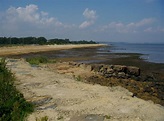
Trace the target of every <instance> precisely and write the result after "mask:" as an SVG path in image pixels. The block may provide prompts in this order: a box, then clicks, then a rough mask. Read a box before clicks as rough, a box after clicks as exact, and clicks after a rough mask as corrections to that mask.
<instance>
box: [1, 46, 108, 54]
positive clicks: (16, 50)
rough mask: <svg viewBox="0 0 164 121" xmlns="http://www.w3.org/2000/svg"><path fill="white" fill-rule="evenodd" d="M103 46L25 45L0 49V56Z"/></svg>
mask: <svg viewBox="0 0 164 121" xmlns="http://www.w3.org/2000/svg"><path fill="white" fill-rule="evenodd" d="M100 46H105V44H78V45H26V46H12V47H0V56H6V55H20V54H27V53H32V52H33V53H34V52H35V53H36V52H46V51H53V50H64V49H73V48H84V47H100Z"/></svg>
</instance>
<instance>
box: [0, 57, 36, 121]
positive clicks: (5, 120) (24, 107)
mask: <svg viewBox="0 0 164 121" xmlns="http://www.w3.org/2000/svg"><path fill="white" fill-rule="evenodd" d="M14 81H15V78H14V76H13V75H12V73H11V72H10V71H9V70H7V68H6V63H5V59H1V60H0V92H1V93H0V121H23V120H24V118H25V117H26V116H27V114H28V113H31V112H32V111H33V110H34V107H33V105H32V104H31V103H29V102H27V101H26V100H25V99H24V97H23V95H22V94H21V93H20V92H19V91H18V90H17V89H16V87H15V86H14Z"/></svg>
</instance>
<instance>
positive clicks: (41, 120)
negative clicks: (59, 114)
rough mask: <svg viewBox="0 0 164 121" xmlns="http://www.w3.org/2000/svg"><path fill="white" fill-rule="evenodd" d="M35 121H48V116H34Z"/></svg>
mask: <svg viewBox="0 0 164 121" xmlns="http://www.w3.org/2000/svg"><path fill="white" fill-rule="evenodd" d="M36 121H48V116H44V117H41V118H36Z"/></svg>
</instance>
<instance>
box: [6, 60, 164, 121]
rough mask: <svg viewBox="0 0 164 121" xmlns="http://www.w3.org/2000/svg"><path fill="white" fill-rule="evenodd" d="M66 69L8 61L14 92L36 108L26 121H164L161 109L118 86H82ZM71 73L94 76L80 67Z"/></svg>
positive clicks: (162, 109)
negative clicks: (46, 119) (45, 120)
mask: <svg viewBox="0 0 164 121" xmlns="http://www.w3.org/2000/svg"><path fill="white" fill-rule="evenodd" d="M64 64H65V65H64ZM67 65H68V64H67V63H56V64H54V65H53V66H54V67H56V68H53V69H52V68H49V67H48V66H47V65H42V66H31V65H30V64H29V63H27V62H26V61H25V60H24V59H7V67H8V68H9V69H11V72H12V73H14V75H15V77H16V78H17V81H16V82H15V85H16V87H17V89H18V90H20V91H21V92H22V93H23V95H24V97H25V98H26V99H27V100H28V101H31V102H33V103H35V105H37V107H36V109H35V112H34V113H32V114H31V115H29V116H28V118H27V120H28V121H36V118H38V119H41V118H42V117H45V116H47V117H48V120H49V121H96V120H97V121H98V120H99V121H164V107H163V106H161V105H158V104H154V103H153V102H151V101H144V100H142V99H139V98H137V97H132V93H131V92H129V91H128V90H126V89H125V88H122V87H120V86H117V87H105V86H100V85H96V84H95V85H91V84H86V83H83V82H81V81H80V79H77V78H76V77H75V76H72V75H71V74H68V73H67V74H66V72H64V68H69V67H67ZM49 66H51V65H49ZM69 71H70V70H69ZM74 71H76V72H78V74H81V73H80V72H82V73H83V72H87V73H88V74H94V72H90V71H89V70H87V69H86V68H83V67H79V69H77V68H76V70H71V71H70V73H73V72H74ZM86 115H87V116H88V117H87V116H86ZM78 116H79V117H78ZM80 116H81V117H80ZM84 117H85V119H84ZM105 117H106V118H105ZM109 118H110V119H109Z"/></svg>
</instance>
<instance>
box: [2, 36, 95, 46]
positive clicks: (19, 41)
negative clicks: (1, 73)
mask: <svg viewBox="0 0 164 121" xmlns="http://www.w3.org/2000/svg"><path fill="white" fill-rule="evenodd" d="M30 44H38V45H46V44H96V42H94V41H92V40H91V41H86V40H80V41H70V40H69V39H58V38H55V39H49V40H47V39H46V38H45V37H38V38H36V37H21V38H17V37H8V38H7V37H0V45H1V46H2V45H30Z"/></svg>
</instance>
